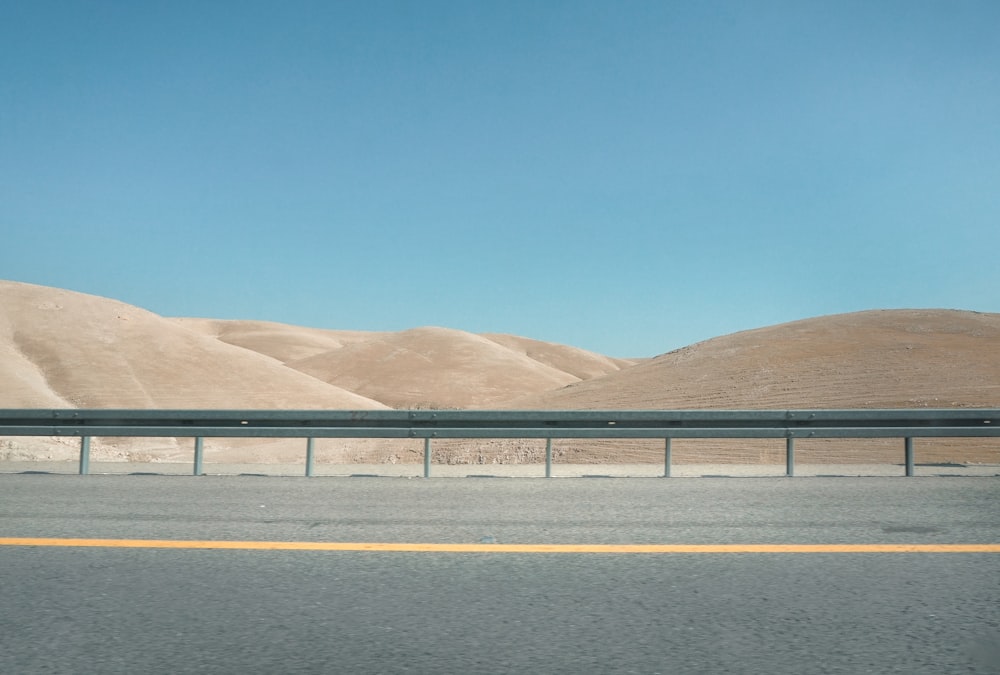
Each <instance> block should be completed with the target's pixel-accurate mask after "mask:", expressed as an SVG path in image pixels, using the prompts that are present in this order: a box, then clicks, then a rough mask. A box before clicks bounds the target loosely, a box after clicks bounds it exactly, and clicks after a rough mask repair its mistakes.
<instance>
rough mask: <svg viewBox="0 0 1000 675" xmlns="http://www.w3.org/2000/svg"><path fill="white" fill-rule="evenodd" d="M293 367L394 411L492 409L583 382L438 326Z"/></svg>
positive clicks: (355, 345) (487, 341)
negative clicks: (518, 395) (516, 396)
mask: <svg viewBox="0 0 1000 675" xmlns="http://www.w3.org/2000/svg"><path fill="white" fill-rule="evenodd" d="M288 365H289V366H291V367H292V368H295V369H297V370H301V371H302V372H304V373H308V374H309V375H312V376H313V377H316V378H318V379H320V380H323V381H324V382H330V383H332V384H336V385H338V386H341V387H344V388H345V389H350V390H351V391H356V392H358V393H359V394H362V395H364V396H369V397H371V398H375V399H378V400H380V401H382V402H384V403H386V404H388V405H390V406H393V407H423V408H475V407H490V406H497V405H501V404H503V403H504V402H506V401H509V400H510V399H511V398H512V393H513V392H533V393H537V392H542V391H547V390H550V389H555V388H557V387H561V386H563V385H566V384H569V383H570V382H577V381H579V378H578V377H577V376H575V375H572V374H570V373H568V372H566V371H564V370H560V369H558V368H555V367H553V366H550V365H547V364H545V363H542V362H540V361H536V360H535V359H532V358H531V357H529V356H527V355H526V354H523V353H519V352H517V351H514V350H512V349H508V348H507V347H504V346H502V345H500V344H498V343H497V342H494V341H493V340H490V339H487V338H485V337H482V336H479V335H474V334H472V333H466V332H464V331H459V330H453V329H448V328H430V327H428V328H414V329H412V330H406V331H402V332H399V333H384V334H376V335H374V336H373V337H372V338H370V339H368V340H365V341H362V342H355V343H353V344H348V345H345V346H344V347H342V348H341V349H337V350H332V351H328V352H325V353H322V354H317V355H316V356H311V357H308V358H305V359H301V360H299V361H292V362H290V363H289V364H288ZM571 367H572V366H571Z"/></svg>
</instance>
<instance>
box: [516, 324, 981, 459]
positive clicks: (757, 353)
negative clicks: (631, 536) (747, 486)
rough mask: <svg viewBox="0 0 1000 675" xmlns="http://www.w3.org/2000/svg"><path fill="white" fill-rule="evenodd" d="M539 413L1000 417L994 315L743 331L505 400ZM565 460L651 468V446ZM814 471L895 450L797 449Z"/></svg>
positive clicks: (927, 453)
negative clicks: (832, 412) (999, 412)
mask: <svg viewBox="0 0 1000 675" xmlns="http://www.w3.org/2000/svg"><path fill="white" fill-rule="evenodd" d="M510 407H511V408H514V409H517V408H526V409H532V408H539V409H594V410H599V409H623V410H624V409H697V408H714V409H720V410H724V409H768V408H773V409H794V408H827V409H829V408H923V407H927V408H953V407H962V408H996V407H1000V314H981V313H978V312H966V311H950V310H885V311H868V312H858V313H852V314H840V315H833V316H824V317H819V318H814V319H806V320H803V321H795V322H792V323H787V324H782V325H777V326H769V327H767V328H759V329H756V330H749V331H743V332H740V333H735V334H732V335H726V336H723V337H719V338H715V339H712V340H707V341H705V342H701V343H698V344H695V345H691V346H689V347H684V348H683V349H678V350H676V351H673V352H670V353H667V354H663V355H661V356H659V357H657V358H655V359H651V360H649V361H645V362H642V363H639V364H637V365H635V366H633V367H632V368H629V369H627V370H623V371H621V372H618V373H613V374H610V375H608V376H606V377H602V378H596V379H593V380H588V381H586V382H579V383H574V384H571V385H569V386H566V387H564V388H562V389H560V390H558V391H552V392H547V393H544V394H541V395H538V396H531V397H526V398H523V399H519V400H516V401H513V402H512V403H511V406H510ZM561 445H562V447H563V453H564V457H565V458H566V459H567V460H574V461H587V460H588V458H592V457H617V458H623V459H625V458H627V459H630V460H642V459H646V460H649V461H654V460H655V458H656V457H658V456H659V455H660V454H662V450H661V449H660V444H656V443H638V442H636V443H618V442H616V443H610V442H590V443H587V442H568V441H567V442H562V443H561ZM798 446H799V447H798V450H797V456H798V457H799V458H800V459H802V460H804V461H810V462H837V461H842V462H863V461H869V460H878V461H890V462H898V461H899V460H900V453H899V442H898V441H894V440H893V441H889V440H886V441H857V440H849V441H832V440H827V441H820V440H812V441H804V442H803V441H800V442H799V444H798ZM918 447H919V448H920V453H919V455H918V456H919V457H920V459H921V461H924V462H934V461H970V462H990V463H995V462H998V461H1000V441H998V440H997V439H985V440H981V439H953V440H944V439H941V440H938V439H934V440H931V439H926V440H924V439H922V440H920V441H919V443H918ZM782 453H783V446H782V444H781V443H779V442H774V441H738V442H733V441H730V442H725V441H691V440H689V441H677V442H676V443H675V453H674V456H675V458H677V459H678V460H679V461H694V462H697V461H719V460H720V459H722V458H724V459H725V460H728V461H747V462H754V461H765V462H771V463H780V462H781V461H783V460H782V457H783V455H782Z"/></svg>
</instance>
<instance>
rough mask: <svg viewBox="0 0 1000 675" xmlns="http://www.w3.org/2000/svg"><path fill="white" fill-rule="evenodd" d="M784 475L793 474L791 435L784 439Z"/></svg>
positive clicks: (793, 451) (792, 438)
mask: <svg viewBox="0 0 1000 675" xmlns="http://www.w3.org/2000/svg"><path fill="white" fill-rule="evenodd" d="M785 475H786V476H789V477H791V476H794V475H795V438H794V437H792V436H789V437H788V438H786V439H785Z"/></svg>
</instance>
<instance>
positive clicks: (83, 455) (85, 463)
mask: <svg viewBox="0 0 1000 675" xmlns="http://www.w3.org/2000/svg"><path fill="white" fill-rule="evenodd" d="M88 473H90V436H81V437H80V475H81V476H86V475H87V474H88Z"/></svg>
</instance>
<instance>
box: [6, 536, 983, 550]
mask: <svg viewBox="0 0 1000 675" xmlns="http://www.w3.org/2000/svg"><path fill="white" fill-rule="evenodd" d="M0 546H80V547H89V548H173V549H235V550H244V551H376V552H389V553H1000V544H420V543H392V542H328V541H197V540H194V541H185V540H172V539H57V538H46V537H0Z"/></svg>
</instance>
